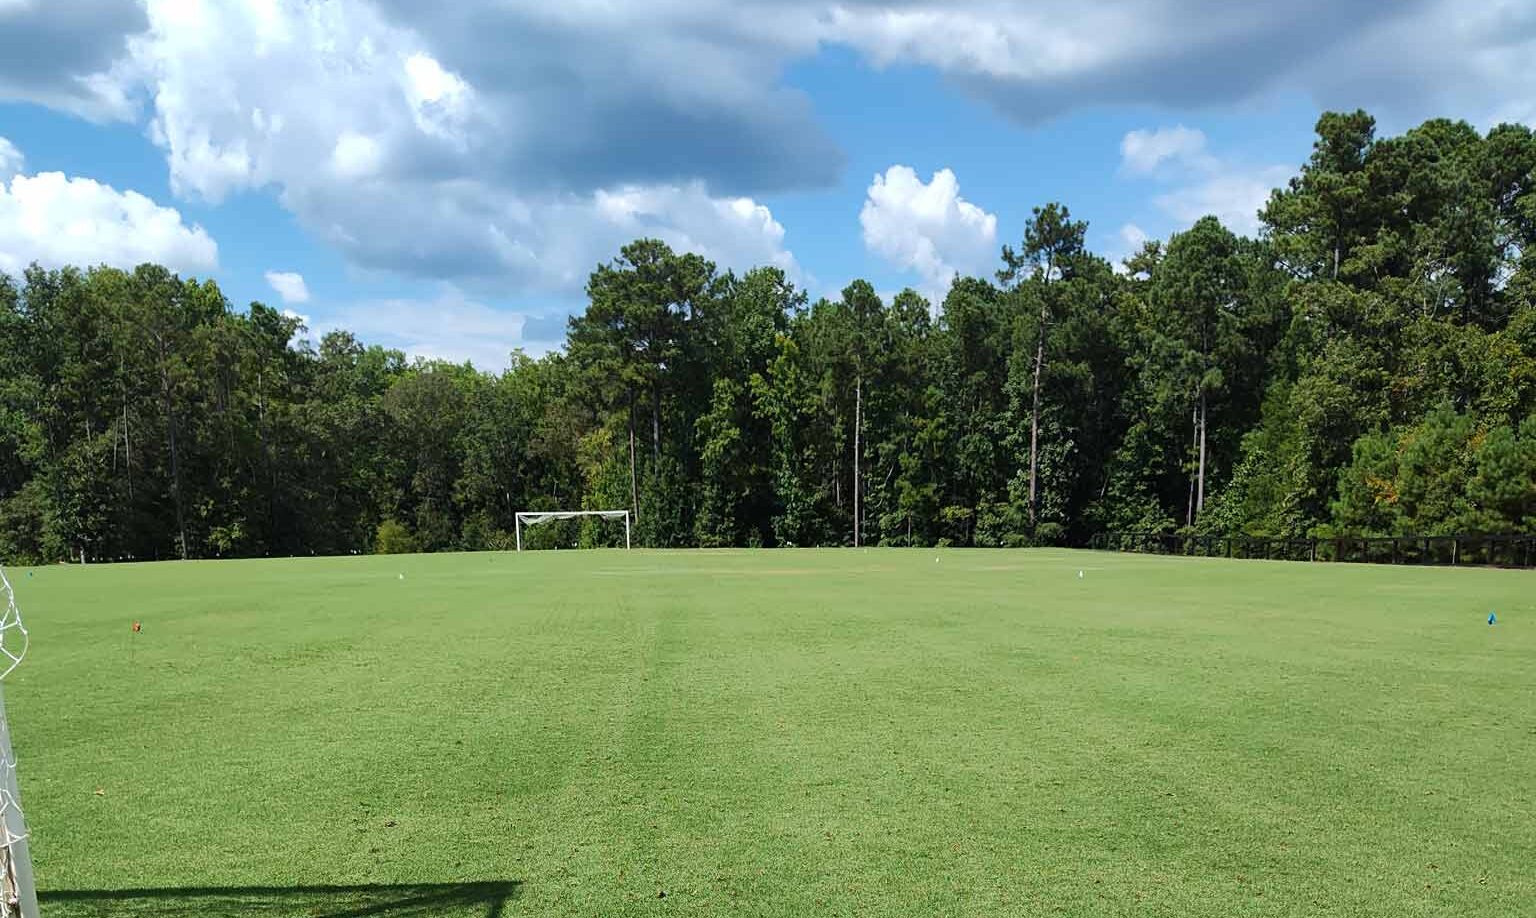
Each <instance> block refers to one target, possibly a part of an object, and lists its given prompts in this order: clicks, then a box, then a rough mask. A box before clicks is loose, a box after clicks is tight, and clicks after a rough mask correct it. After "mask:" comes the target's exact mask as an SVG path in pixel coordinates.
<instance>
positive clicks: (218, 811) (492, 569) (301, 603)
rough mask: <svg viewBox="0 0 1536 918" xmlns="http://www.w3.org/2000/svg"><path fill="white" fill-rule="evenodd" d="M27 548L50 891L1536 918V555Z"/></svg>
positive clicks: (18, 691) (34, 767) (24, 598)
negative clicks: (44, 556)
mask: <svg viewBox="0 0 1536 918" xmlns="http://www.w3.org/2000/svg"><path fill="white" fill-rule="evenodd" d="M936 558H937V559H938V560H937V562H936V560H935V559H936ZM1080 569H1081V570H1083V571H1084V576H1083V577H1081V578H1079V577H1078V571H1079V570H1080ZM12 574H13V580H14V581H15V582H16V584H17V590H18V593H19V595H20V599H21V602H22V606H23V608H24V610H25V611H26V614H27V617H28V622H29V624H30V625H31V628H32V633H33V637H34V643H33V653H32V656H31V657H29V659H28V660H27V662H26V664H25V665H24V666H23V667H22V668H21V669H20V670H18V671H17V672H16V673H15V674H14V675H13V676H12V677H11V679H10V680H9V681H8V683H7V688H6V695H7V701H8V703H9V705H10V713H11V721H12V729H13V732H14V735H15V742H16V746H17V751H18V753H19V755H20V758H21V770H22V771H21V777H22V782H23V793H24V796H25V802H26V804H27V812H28V816H29V818H30V821H31V827H32V830H33V846H32V851H33V856H34V859H35V861H36V865H37V866H36V869H37V877H38V885H39V887H40V888H41V890H42V897H43V909H44V914H45V915H48V916H61V918H63V916H80V915H176V916H190V915H221V914H231V915H242V914H253V915H290V914H291V915H330V916H342V915H357V916H361V915H380V916H385V918H404V916H426V915H434V916H436V915H444V916H476V918H487V916H496V915H501V916H509V915H523V914H527V915H663V914H672V915H713V914H733V915H777V916H799V915H813V914H814V915H860V916H898V915H899V916H910V915H1028V914H1067V915H1084V916H1099V915H1167V916H1223V918H1226V916H1238V915H1242V916H1248V915H1252V916H1282V915H1285V916H1318V915H1341V916H1342V915H1392V916H1416V915H1446V916H1450V915H1457V916H1481V915H1486V916H1499V918H1506V916H1514V915H1522V914H1533V913H1536V869H1533V866H1532V865H1533V863H1536V577H1533V575H1532V574H1530V573H1522V572H1505V571H1474V570H1448V569H1416V568H1386V567H1366V566H1344V565H1322V564H1316V565H1307V564H1290V563H1265V562H1242V561H1236V562H1232V561H1220V560H1203V559H1182V558H1153V557H1142V556H1127V555H1110V554H1097V553H1072V552H1062V551H1038V552H1004V551H976V552H964V551H948V550H946V551H942V552H935V551H931V550H930V551H917V550H911V551H900V550H871V551H868V552H862V551H861V552H855V551H848V550H844V551H779V552H748V551H739V552H738V551H729V552H687V553H683V552H679V553H651V552H640V551H636V552H632V553H621V552H557V553H556V552H550V553H537V554H534V553H529V554H524V555H521V556H516V555H494V554H478V555H437V556H411V557H368V558H342V559H315V560H284V561H237V562H207V563H184V564H159V565H130V566H113V567H108V566H101V567H86V568H79V567H68V568H65V567H54V568H46V569H37V570H35V571H34V572H33V576H31V577H27V576H25V574H24V573H21V572H16V571H12ZM402 577H403V579H402ZM1490 610H1497V612H1498V615H1499V624H1498V625H1496V626H1492V627H1490V626H1489V625H1488V624H1487V623H1486V619H1487V617H1488V613H1489V611H1490ZM133 620H139V621H142V622H143V631H142V633H139V634H133V633H131V631H130V627H129V626H130V622H131V621H133Z"/></svg>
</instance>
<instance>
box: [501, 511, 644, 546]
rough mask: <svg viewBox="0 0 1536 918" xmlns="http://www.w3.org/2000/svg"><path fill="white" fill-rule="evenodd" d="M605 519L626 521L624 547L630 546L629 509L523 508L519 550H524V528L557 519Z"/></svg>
mask: <svg viewBox="0 0 1536 918" xmlns="http://www.w3.org/2000/svg"><path fill="white" fill-rule="evenodd" d="M588 518H593V519H604V520H623V521H624V547H625V548H628V547H629V511H628V510H540V511H532V510H523V511H520V512H519V513H518V514H517V550H518V551H522V550H523V530H524V529H525V528H528V529H531V528H533V527H535V526H543V525H545V524H546V523H552V522H555V521H556V520H575V519H588Z"/></svg>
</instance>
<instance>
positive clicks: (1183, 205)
mask: <svg viewBox="0 0 1536 918" xmlns="http://www.w3.org/2000/svg"><path fill="white" fill-rule="evenodd" d="M1120 167H1121V168H1120V171H1121V174H1122V175H1123V176H1126V177H1128V178H1133V179H1138V180H1150V181H1153V182H1155V183H1157V184H1158V185H1160V186H1162V189H1163V190H1161V191H1159V192H1157V193H1155V194H1154V195H1153V196H1152V203H1153V204H1154V205H1155V206H1156V207H1157V208H1158V209H1159V210H1161V211H1162V212H1163V213H1164V214H1166V215H1168V216H1169V217H1171V218H1173V220H1174V221H1176V222H1177V223H1178V224H1180V227H1181V228H1182V226H1187V225H1189V224H1191V223H1193V222H1194V221H1196V220H1198V219H1200V218H1201V217H1204V216H1206V215H1208V214H1209V215H1213V216H1215V217H1217V218H1218V219H1220V220H1221V222H1222V223H1223V224H1225V225H1226V226H1227V227H1228V228H1230V229H1232V230H1235V231H1236V232H1239V233H1244V234H1248V235H1252V234H1254V233H1256V232H1258V230H1259V216H1258V212H1259V210H1260V209H1261V208H1263V206H1264V203H1265V202H1266V201H1267V200H1269V193H1270V191H1271V190H1272V189H1274V188H1276V187H1278V186H1280V185H1283V184H1284V183H1285V182H1286V180H1287V179H1288V178H1289V177H1290V175H1291V173H1292V169H1291V168H1290V167H1287V166H1279V165H1269V166H1255V165H1251V164H1247V163H1243V162H1239V161H1237V160H1235V159H1232V158H1229V157H1223V156H1218V155H1216V154H1214V153H1212V152H1211V151H1210V150H1209V149H1208V147H1207V143H1206V137H1205V134H1204V133H1203V132H1202V131H1199V130H1196V129H1194V128H1188V127H1185V126H1183V125H1178V126H1175V127H1163V128H1157V129H1146V130H1135V131H1130V132H1128V133H1127V134H1126V135H1125V137H1124V138H1122V139H1121V141H1120ZM1133 228H1134V227H1133ZM1136 229H1137V230H1138V232H1139V228H1136ZM1122 232H1123V231H1122ZM1126 241H1127V242H1129V239H1127V240H1126ZM1132 251H1134V248H1133V249H1132Z"/></svg>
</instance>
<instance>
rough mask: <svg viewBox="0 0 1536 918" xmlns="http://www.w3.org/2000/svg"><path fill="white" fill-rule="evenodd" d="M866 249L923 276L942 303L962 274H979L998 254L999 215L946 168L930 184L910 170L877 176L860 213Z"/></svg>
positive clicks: (892, 170)
mask: <svg viewBox="0 0 1536 918" xmlns="http://www.w3.org/2000/svg"><path fill="white" fill-rule="evenodd" d="M859 224H860V225H861V226H862V227H863V229H864V245H865V246H866V247H867V248H868V249H869V250H870V251H871V252H874V253H875V254H877V255H879V256H880V257H881V258H884V259H885V260H886V261H888V262H890V263H891V264H893V265H895V266H896V267H898V268H902V269H904V270H911V271H916V272H917V273H918V274H919V275H920V276H921V277H922V278H923V281H924V283H923V286H924V292H925V293H926V294H928V295H929V296H930V298H931V299H934V300H935V301H937V300H938V299H940V298H942V296H943V294H944V292H945V288H947V287H948V286H949V284H950V282H951V281H952V280H953V279H954V277H955V275H956V274H960V273H974V272H976V271H978V270H981V269H982V268H984V267H985V266H986V265H987V264H988V263H990V262H991V261H992V260H994V259H995V258H996V256H997V217H996V216H995V215H993V214H990V213H987V212H986V211H985V210H983V209H981V208H980V207H978V206H976V205H975V204H972V203H971V202H970V201H967V200H966V199H965V198H963V197H961V196H960V181H959V179H957V178H956V177H955V173H954V172H952V171H950V170H949V169H940V170H939V171H937V172H935V173H934V174H933V176H932V178H930V179H929V180H928V181H927V182H924V181H923V180H922V179H921V178H919V177H918V175H917V173H916V172H915V171H914V170H913V169H912V168H911V167H910V166H902V165H895V166H891V167H890V168H889V169H887V170H885V172H884V173H883V174H880V175H876V176H875V178H874V181H873V182H872V183H871V184H870V186H869V189H868V191H867V192H866V196H865V199H864V207H863V209H862V210H860V211H859Z"/></svg>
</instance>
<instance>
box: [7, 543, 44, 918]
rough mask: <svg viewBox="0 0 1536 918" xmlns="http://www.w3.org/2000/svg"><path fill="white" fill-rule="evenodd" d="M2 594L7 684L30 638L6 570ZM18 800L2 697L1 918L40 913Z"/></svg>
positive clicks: (19, 662) (24, 821)
mask: <svg viewBox="0 0 1536 918" xmlns="http://www.w3.org/2000/svg"><path fill="white" fill-rule="evenodd" d="M0 594H3V595H0V680H4V679H5V677H6V676H9V675H10V674H11V673H12V671H14V670H15V669H16V667H18V666H20V665H21V661H22V660H23V659H24V658H25V657H26V655H27V647H28V646H29V644H30V638H29V637H28V636H27V626H26V625H25V624H23V623H22V620H21V608H20V607H19V606H17V605H16V591H15V590H14V589H12V587H11V581H10V579H9V578H7V577H6V576H5V571H4V570H0ZM17 796H18V792H17V783H16V756H15V754H14V753H13V752H12V751H11V735H10V725H9V722H8V720H7V718H6V716H5V707H4V700H3V696H0V918H12V916H21V918H31V916H32V915H35V914H36V909H37V904H36V899H35V893H34V892H33V890H32V888H31V883H32V878H31V865H30V863H29V862H28V858H27V851H26V838H27V832H26V820H25V819H24V818H23V816H22V812H21V801H20V800H18V799H17Z"/></svg>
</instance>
